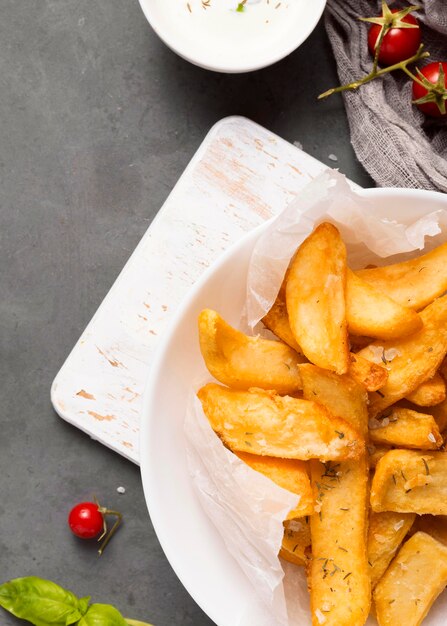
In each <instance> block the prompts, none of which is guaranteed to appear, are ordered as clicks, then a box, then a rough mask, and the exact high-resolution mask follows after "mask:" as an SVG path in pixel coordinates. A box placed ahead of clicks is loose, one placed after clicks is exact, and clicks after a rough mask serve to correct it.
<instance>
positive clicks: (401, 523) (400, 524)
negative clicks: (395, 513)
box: [393, 519, 405, 532]
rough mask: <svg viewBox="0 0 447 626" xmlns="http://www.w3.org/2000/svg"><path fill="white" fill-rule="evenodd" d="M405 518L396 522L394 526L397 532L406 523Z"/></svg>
mask: <svg viewBox="0 0 447 626" xmlns="http://www.w3.org/2000/svg"><path fill="white" fill-rule="evenodd" d="M404 523H405V522H404V520H403V519H401V520H400V522H397V524H394V526H393V528H394V530H395V531H396V532H397V531H398V530H400V529H401V528H402V526H403V525H404Z"/></svg>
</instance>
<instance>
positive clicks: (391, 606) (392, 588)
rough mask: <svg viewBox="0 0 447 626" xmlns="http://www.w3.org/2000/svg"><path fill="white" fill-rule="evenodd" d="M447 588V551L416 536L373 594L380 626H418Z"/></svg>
mask: <svg viewBox="0 0 447 626" xmlns="http://www.w3.org/2000/svg"><path fill="white" fill-rule="evenodd" d="M446 585H447V547H446V546H444V545H443V544H442V543H439V541H436V539H433V538H432V537H430V536H429V535H427V534H426V533H422V532H418V533H416V534H415V535H413V536H412V537H411V538H410V539H409V540H408V541H407V542H406V543H404V545H403V546H402V548H401V549H400V550H399V554H398V555H397V557H396V558H395V559H394V561H393V562H392V563H391V565H390V567H389V568H388V570H387V571H386V573H385V574H384V576H383V578H382V579H381V580H380V581H379V583H378V584H377V586H376V588H375V590H374V602H375V606H376V614H377V620H378V622H379V626H397V625H398V624H399V625H400V624H402V625H405V626H419V625H420V624H421V622H422V621H423V620H424V618H425V616H426V615H427V613H428V611H429V610H430V608H431V606H432V605H433V603H434V601H435V600H436V598H437V597H438V596H439V594H440V593H441V591H442V590H443V589H444V587H445V586H446Z"/></svg>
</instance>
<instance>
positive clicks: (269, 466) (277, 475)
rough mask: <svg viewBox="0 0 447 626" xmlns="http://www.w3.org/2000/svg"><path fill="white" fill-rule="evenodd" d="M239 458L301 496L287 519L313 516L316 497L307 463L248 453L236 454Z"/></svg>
mask: <svg viewBox="0 0 447 626" xmlns="http://www.w3.org/2000/svg"><path fill="white" fill-rule="evenodd" d="M236 454H237V456H238V457H239V458H240V459H241V461H244V463H247V465H249V466H250V467H251V468H252V469H254V470H256V471H257V472H260V473H261V474H264V476H267V478H270V480H273V482H274V483H276V484H277V485H279V486H280V487H282V488H283V489H287V491H291V492H292V493H296V495H297V496H299V500H298V503H297V505H296V508H294V509H292V510H291V511H290V513H289V514H288V516H287V519H294V518H295V517H304V516H306V515H312V513H313V512H314V506H315V503H314V497H313V492H312V487H311V485H310V479H309V475H308V473H307V468H306V463H305V462H304V461H297V460H296V459H279V458H275V457H272V456H259V455H257V454H248V453H247V452H236Z"/></svg>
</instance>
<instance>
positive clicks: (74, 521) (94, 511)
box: [68, 502, 104, 539]
mask: <svg viewBox="0 0 447 626" xmlns="http://www.w3.org/2000/svg"><path fill="white" fill-rule="evenodd" d="M68 525H69V526H70V528H71V530H72V532H73V533H74V534H75V535H76V536H77V537H81V539H93V537H97V536H98V535H99V533H101V532H103V529H104V518H103V516H102V513H101V512H100V511H99V509H98V505H97V504H96V503H95V502H81V503H80V504H77V505H76V506H75V507H73V508H72V509H71V511H70V514H69V516H68Z"/></svg>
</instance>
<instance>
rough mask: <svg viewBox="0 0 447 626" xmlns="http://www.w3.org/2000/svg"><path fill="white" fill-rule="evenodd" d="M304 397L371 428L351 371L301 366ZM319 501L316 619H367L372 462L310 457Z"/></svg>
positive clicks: (312, 574) (345, 624)
mask: <svg viewBox="0 0 447 626" xmlns="http://www.w3.org/2000/svg"><path fill="white" fill-rule="evenodd" d="M301 376H302V380H303V393H304V397H305V398H317V399H318V401H319V402H321V403H322V404H323V405H324V406H325V407H326V408H327V409H328V410H329V411H331V412H334V413H335V414H336V415H343V417H344V419H346V421H347V422H348V423H349V424H350V425H351V426H354V427H355V428H356V429H357V430H358V431H359V432H360V433H361V434H362V436H365V435H366V434H367V432H368V412H367V409H366V395H365V391H364V389H363V388H362V387H361V386H359V385H358V384H357V383H356V382H355V381H353V380H352V379H351V378H350V377H349V376H337V375H336V374H333V373H332V372H328V371H326V370H324V369H321V368H319V367H316V366H314V365H310V364H307V365H303V369H302V370H301ZM310 468H311V479H312V486H313V488H314V496H315V499H316V502H317V506H316V512H317V513H318V515H313V516H312V517H311V521H310V530H311V541H312V561H311V562H310V564H309V566H308V579H309V587H310V594H311V610H312V623H313V624H314V625H317V624H321V623H323V622H322V616H323V618H324V624H325V625H326V626H351V625H352V624H364V623H365V621H366V619H367V617H368V613H369V608H370V596H371V588H370V579H369V571H368V559H367V549H366V528H367V501H368V463H367V459H366V456H362V457H361V458H360V459H359V460H358V461H343V462H341V463H337V464H335V465H334V464H333V463H326V464H322V463H320V462H319V461H311V462H310Z"/></svg>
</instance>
